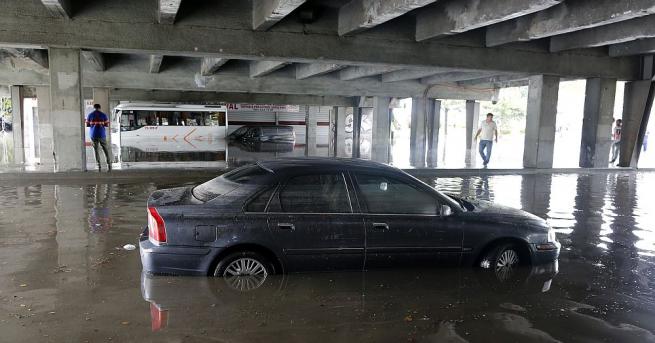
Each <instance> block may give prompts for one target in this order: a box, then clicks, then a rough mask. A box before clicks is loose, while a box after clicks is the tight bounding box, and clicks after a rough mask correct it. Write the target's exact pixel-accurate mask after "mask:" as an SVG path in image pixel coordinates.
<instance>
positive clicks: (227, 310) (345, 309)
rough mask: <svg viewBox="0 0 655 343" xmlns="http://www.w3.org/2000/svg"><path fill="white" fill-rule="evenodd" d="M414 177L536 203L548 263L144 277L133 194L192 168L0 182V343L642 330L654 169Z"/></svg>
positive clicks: (654, 224)
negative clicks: (551, 239) (507, 268)
mask: <svg viewBox="0 0 655 343" xmlns="http://www.w3.org/2000/svg"><path fill="white" fill-rule="evenodd" d="M435 173H436V172H435ZM435 175H436V174H435ZM420 177H421V178H422V179H423V180H424V181H426V182H428V183H429V184H431V185H434V186H436V187H438V188H439V189H441V190H444V191H449V192H453V193H459V194H464V195H470V196H476V197H479V198H482V199H490V200H493V201H495V202H498V203H502V204H506V205H510V206H515V207H521V208H523V209H525V210H527V211H530V212H532V213H535V214H537V215H539V216H541V217H543V218H546V219H547V220H548V221H549V223H550V224H551V225H552V226H553V227H555V228H556V229H557V232H558V233H557V235H558V238H559V240H560V241H561V242H562V245H563V251H562V256H561V258H560V260H559V265H558V267H559V273H557V274H556V275H554V273H553V271H552V270H549V269H547V268H554V267H555V266H548V267H547V268H546V267H544V268H533V269H526V270H521V271H520V272H519V273H518V274H515V275H514V276H513V277H512V278H510V279H508V280H499V279H498V278H497V277H496V276H495V275H492V274H487V273H478V272H476V271H474V270H472V269H468V268H459V269H434V270H422V269H416V270H414V269H404V270H397V269H394V270H376V271H367V272H343V273H309V274H294V275H286V276H274V277H269V278H268V279H267V280H265V281H263V282H261V280H225V279H214V278H202V277H200V278H189V277H184V278H182V277H177V278H175V277H149V276H145V275H142V274H141V263H140V260H139V253H138V249H137V250H133V251H128V250H125V249H123V246H124V245H125V244H129V243H131V244H136V242H137V236H138V234H139V232H140V228H141V226H142V225H143V224H144V222H145V209H144V204H145V200H146V197H147V196H148V194H149V193H150V192H152V191H153V190H155V189H158V188H167V187H172V186H177V185H181V184H187V183H192V182H195V181H201V179H198V180H195V179H193V178H186V179H170V178H168V179H164V178H160V177H157V176H156V175H155V174H153V177H152V178H151V179H149V180H146V181H144V180H143V179H140V181H138V180H133V181H123V180H114V181H111V182H115V183H112V184H107V183H98V184H95V183H94V182H97V181H93V180H91V181H92V182H90V180H89V179H85V180H84V181H79V182H75V181H71V180H68V181H66V182H65V183H61V184H37V183H38V182H39V181H34V182H33V183H30V182H27V181H21V182H20V183H12V181H3V183H2V184H0V342H18V341H21V342H84V341H90V342H100V341H115V342H116V341H118V342H124V341H144V342H150V341H153V342H155V341H156V342H196V341H218V342H253V341H254V342H260V341H261V342H264V341H266V342H269V341H274V342H305V341H309V340H311V341H314V342H329V341H341V342H353V341H371V342H401V341H409V342H414V341H416V342H437V341H438V342H442V341H444V342H445V341H452V342H466V341H470V342H490V341H498V342H511V341H539V342H551V341H564V342H571V341H581V342H593V341H605V342H644V341H655V291H654V290H653V289H655V212H654V211H653V209H655V205H654V204H655V193H653V189H655V173H649V172H603V173H600V172H597V173H592V174H555V175H552V174H528V175H493V176H449V177H445V176H439V177H435V176H434V175H430V173H429V172H426V171H422V172H421V176H420ZM153 180H159V181H153Z"/></svg>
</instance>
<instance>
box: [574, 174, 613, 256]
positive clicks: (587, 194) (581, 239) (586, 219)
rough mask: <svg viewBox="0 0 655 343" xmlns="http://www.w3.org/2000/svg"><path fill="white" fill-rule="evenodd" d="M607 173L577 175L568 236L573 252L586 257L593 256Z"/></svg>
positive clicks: (601, 219)
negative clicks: (572, 219)
mask: <svg viewBox="0 0 655 343" xmlns="http://www.w3.org/2000/svg"><path fill="white" fill-rule="evenodd" d="M606 187H607V174H591V175H584V174H580V175H578V179H577V185H576V194H575V209H573V217H574V218H575V224H574V225H573V232H572V233H571V235H570V236H569V237H570V239H571V245H572V246H573V247H575V249H574V253H581V254H582V255H583V256H585V257H587V258H592V257H593V252H595V251H596V250H595V247H596V245H597V244H598V243H600V241H599V235H600V231H601V226H602V224H603V218H602V211H603V206H604V205H605V201H604V200H605V190H606Z"/></svg>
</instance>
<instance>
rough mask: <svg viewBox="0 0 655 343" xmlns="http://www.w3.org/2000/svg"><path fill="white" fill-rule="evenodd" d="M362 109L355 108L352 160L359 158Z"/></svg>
mask: <svg viewBox="0 0 655 343" xmlns="http://www.w3.org/2000/svg"><path fill="white" fill-rule="evenodd" d="M362 109H363V108H362V107H354V108H353V154H352V158H359V146H360V145H361V144H360V143H361V131H362Z"/></svg>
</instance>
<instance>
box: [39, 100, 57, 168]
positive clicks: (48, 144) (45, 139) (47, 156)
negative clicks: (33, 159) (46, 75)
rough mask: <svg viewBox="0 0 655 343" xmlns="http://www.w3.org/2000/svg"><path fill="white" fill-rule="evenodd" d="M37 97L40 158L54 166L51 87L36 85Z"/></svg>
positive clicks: (43, 162)
mask: <svg viewBox="0 0 655 343" xmlns="http://www.w3.org/2000/svg"><path fill="white" fill-rule="evenodd" d="M36 99H37V102H38V105H39V132H38V135H39V149H40V151H41V154H40V156H39V158H40V161H41V164H42V165H46V166H53V167H54V163H55V160H54V158H53V145H54V144H53V134H52V117H51V114H50V87H36Z"/></svg>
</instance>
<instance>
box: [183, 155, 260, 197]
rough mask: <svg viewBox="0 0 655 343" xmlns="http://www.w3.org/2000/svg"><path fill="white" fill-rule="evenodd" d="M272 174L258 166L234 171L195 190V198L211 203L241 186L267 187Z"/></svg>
mask: <svg viewBox="0 0 655 343" xmlns="http://www.w3.org/2000/svg"><path fill="white" fill-rule="evenodd" d="M271 178H272V174H271V173H270V172H269V171H266V170H265V169H263V168H262V167H260V166H259V165H257V164H251V165H247V166H244V167H241V168H237V169H234V170H232V171H230V172H227V173H225V174H223V175H221V176H219V177H217V178H213V179H211V180H209V181H207V182H205V183H203V184H200V185H198V186H196V187H194V188H193V190H192V194H193V196H194V197H195V198H196V199H198V200H200V201H204V202H207V201H210V200H212V199H214V198H216V197H219V196H222V195H225V194H228V193H230V192H232V191H233V190H235V189H237V188H238V187H239V186H240V185H246V184H247V185H265V184H268V182H270V179H271Z"/></svg>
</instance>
